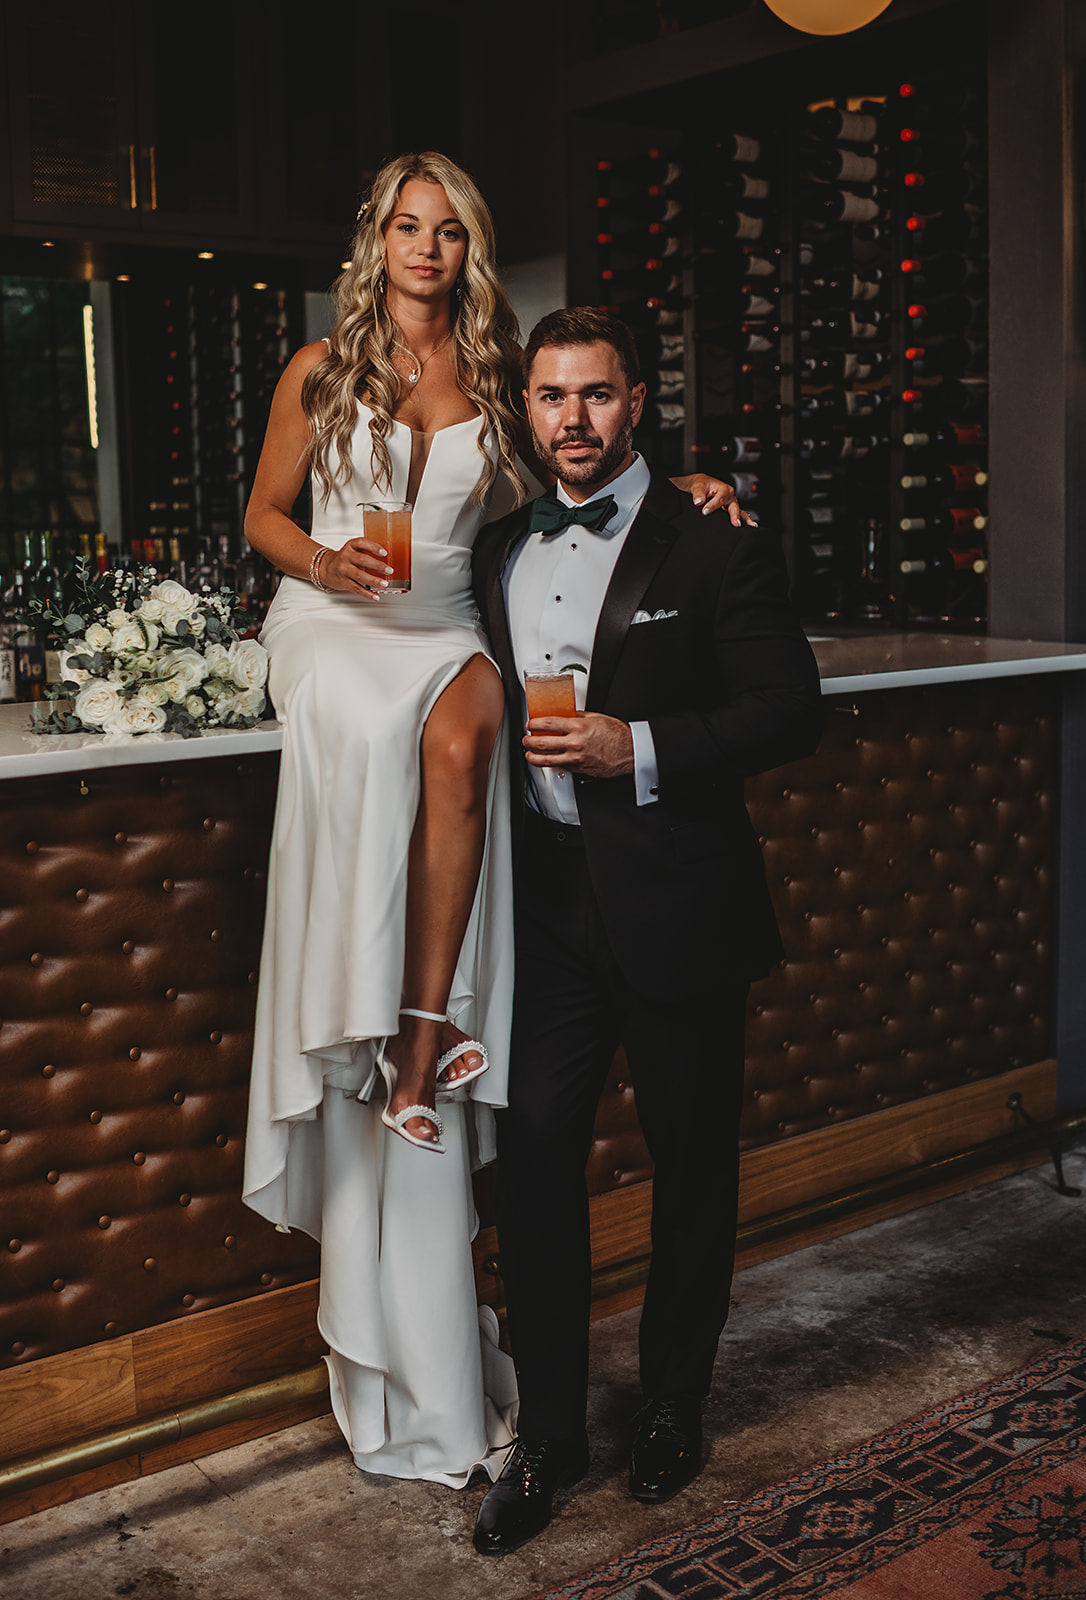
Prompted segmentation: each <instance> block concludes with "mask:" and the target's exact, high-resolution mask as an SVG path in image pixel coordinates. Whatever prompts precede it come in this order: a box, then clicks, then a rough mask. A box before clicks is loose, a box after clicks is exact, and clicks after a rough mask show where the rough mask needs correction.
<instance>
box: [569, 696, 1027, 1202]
mask: <svg viewBox="0 0 1086 1600" xmlns="http://www.w3.org/2000/svg"><path fill="white" fill-rule="evenodd" d="M1057 695H1058V686H1057V683H1056V681H1055V680H1053V679H1051V678H1044V677H1031V678H1017V679H1008V678H1002V679H996V680H989V681H981V682H968V683H963V684H960V685H940V686H938V687H933V688H930V689H927V688H925V689H898V690H892V691H887V692H885V693H876V694H862V695H857V696H855V697H854V698H852V699H847V700H831V701H829V702H828V703H827V726H826V732H825V735H824V737H823V741H822V745H821V747H820V749H819V752H818V754H817V756H815V757H814V758H813V759H811V760H808V761H802V762H798V763H796V764H795V765H794V766H792V767H783V768H780V769H779V770H778V771H776V772H771V773H768V774H766V775H765V776H763V777H761V778H757V779H755V780H753V781H751V782H750V783H748V785H747V798H748V803H749V807H750V812H751V817H752V819H753V821H754V825H755V827H756V828H757V829H758V832H759V834H760V835H761V836H762V839H763V845H764V851H765V862H766V872H767V876H768V879H769V886H770V891H771V893H772V895H773V900H774V904H775V906H776V908H777V915H778V918H779V920H780V924H781V933H782V936H783V939H784V945H785V949H786V950H787V952H788V957H789V959H788V962H787V963H786V964H785V965H784V966H782V967H780V968H778V969H777V970H776V971H774V972H773V973H771V974H770V976H769V977H768V978H767V979H765V980H764V981H763V982H761V983H759V984H756V985H755V986H754V988H753V989H752V991H751V1011H750V1016H749V1023H748V1030H747V1075H746V1094H747V1103H746V1109H745V1112H744V1117H743V1138H742V1143H743V1147H744V1148H745V1149H753V1148H756V1147H761V1146H765V1145H767V1144H769V1143H771V1142H773V1141H778V1140H783V1139H787V1138H791V1137H793V1136H795V1135H797V1134H804V1133H809V1132H811V1131H812V1130H814V1129H817V1128H824V1127H828V1126H832V1125H833V1124H835V1123H842V1122H846V1121H848V1120H850V1119H852V1118H855V1117H859V1116H863V1115H865V1114H867V1113H870V1112H878V1111H880V1110H883V1109H885V1108H889V1107H891V1106H895V1105H900V1104H903V1103H904V1102H907V1101H913V1100H918V1099H920V1098H922V1097H925V1096H928V1095H933V1094H937V1093H938V1092H939V1091H941V1090H946V1089H954V1088H957V1087H959V1086H962V1085H965V1084H968V1083H972V1082H974V1081H976V1080H978V1079H981V1078H984V1077H991V1076H994V1075H997V1074H999V1073H1002V1072H1008V1071H1010V1070H1012V1069H1014V1068H1016V1067H1019V1066H1022V1065H1023V1064H1025V1063H1029V1062H1035V1061H1038V1060H1040V1059H1041V1058H1042V1057H1044V1056H1046V1055H1047V1054H1048V1051H1049V1032H1050V1012H1051V993H1050V991H1051V981H1052V979H1051V960H1052V893H1053V886H1052V862H1053V820H1054V819H1053V797H1054V794H1055V782H1056V709H1057ZM712 1002H713V997H712V995H706V997H705V1003H706V1005H708V1006H711V1005H712ZM651 1171H652V1168H651V1164H650V1162H649V1158H648V1152H647V1151H646V1150H645V1148H644V1144H643V1142H642V1140H641V1138H640V1134H639V1132H638V1128H637V1122H636V1113H635V1110H634V1105H633V1092H632V1090H631V1089H630V1087H629V1083H628V1075H627V1073H626V1070H625V1062H624V1060H623V1059H622V1056H621V1054H620V1055H619V1056H618V1058H616V1062H615V1065H614V1067H613V1069H612V1071H611V1075H610V1080H609V1082H608V1085H607V1089H606V1091H605V1093H604V1097H603V1101H602V1104H601V1109H600V1116H599V1119H598V1121H597V1125H596V1136H595V1140H594V1143H593V1149H592V1155H591V1160H590V1168H589V1177H590V1188H591V1190H592V1192H593V1193H601V1192H603V1191H605V1190H607V1189H610V1188H613V1187H616V1186H618V1185H627V1184H635V1183H638V1182H642V1181H644V1180H645V1179H646V1178H648V1177H649V1176H650V1174H651Z"/></svg>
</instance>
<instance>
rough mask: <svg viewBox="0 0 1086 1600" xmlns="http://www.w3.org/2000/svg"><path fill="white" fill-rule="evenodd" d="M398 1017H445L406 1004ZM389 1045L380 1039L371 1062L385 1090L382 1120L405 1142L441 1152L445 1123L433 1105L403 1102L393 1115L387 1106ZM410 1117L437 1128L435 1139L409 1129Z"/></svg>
mask: <svg viewBox="0 0 1086 1600" xmlns="http://www.w3.org/2000/svg"><path fill="white" fill-rule="evenodd" d="M400 1015H401V1017H422V1018H423V1019H424V1020H425V1021H427V1022H444V1021H445V1018H444V1017H440V1016H438V1015H436V1013H435V1012H433V1011H414V1010H411V1009H408V1008H407V1007H405V1008H404V1009H403V1010H402V1011H401V1012H400ZM387 1045H388V1040H387V1039H382V1040H381V1043H380V1044H379V1045H378V1047H377V1057H376V1060H375V1063H374V1065H375V1066H376V1068H377V1071H378V1072H379V1073H380V1074H381V1076H382V1078H383V1079H384V1080H385V1088H386V1090H387V1094H386V1097H385V1103H384V1106H383V1107H382V1109H381V1121H382V1122H383V1123H384V1125H385V1127H386V1128H389V1129H391V1131H392V1132H393V1133H398V1134H399V1136H400V1138H401V1139H406V1140H407V1142H408V1144H413V1145H417V1146H418V1148H419V1149H420V1150H434V1151H436V1152H437V1154H438V1155H444V1153H445V1146H444V1144H443V1143H442V1139H441V1135H442V1134H443V1133H444V1132H445V1124H444V1123H443V1122H442V1120H441V1118H440V1117H439V1116H438V1114H437V1112H436V1111H435V1110H434V1108H433V1106H404V1108H403V1110H402V1111H397V1113H396V1115H395V1116H393V1115H392V1112H391V1111H390V1109H389V1107H390V1106H391V1104H392V1096H393V1094H394V1093H395V1089H396V1067H395V1064H394V1063H393V1062H391V1061H390V1060H389V1059H388V1057H387V1055H386V1054H385V1050H386V1047H387ZM413 1117H421V1118H422V1120H423V1121H424V1122H428V1123H430V1125H431V1127H433V1128H435V1129H436V1130H437V1138H436V1139H420V1138H419V1136H418V1134H417V1133H411V1132H410V1131H409V1130H408V1128H407V1127H406V1124H407V1123H408V1122H410V1121H411V1119H412V1118H413Z"/></svg>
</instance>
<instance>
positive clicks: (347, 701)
mask: <svg viewBox="0 0 1086 1600" xmlns="http://www.w3.org/2000/svg"><path fill="white" fill-rule="evenodd" d="M368 424H369V413H368V411H367V410H366V408H365V407H364V406H362V405H361V403H360V404H359V421H358V425H357V427H356V429H355V433H354V439H353V444H352V459H353V463H354V471H353V477H352V478H351V479H350V481H348V482H347V484H346V485H339V486H338V487H337V488H335V489H334V490H333V492H332V495H331V498H330V500H329V502H328V505H327V506H326V507H325V506H322V505H321V503H320V499H319V494H318V492H317V489H316V487H315V488H314V497H313V498H314V511H313V537H314V539H317V540H318V541H319V542H320V543H321V544H324V545H327V546H329V547H330V548H333V549H338V548H339V547H340V546H341V545H343V544H344V543H346V541H347V540H348V539H349V538H352V537H355V536H357V535H359V534H360V533H361V531H362V530H361V512H360V511H359V510H358V509H357V507H358V502H360V501H365V500H373V499H378V498H391V499H399V500H406V499H408V498H409V495H408V488H409V484H410V486H411V487H412V488H413V487H414V484H413V481H412V480H413V479H414V478H415V477H417V474H418V470H419V466H420V465H421V463H422V459H423V458H424V459H425V465H424V467H423V470H422V477H421V481H420V482H419V483H418V487H417V492H415V493H414V496H413V498H414V514H413V519H412V522H413V526H412V543H413V551H412V587H411V590H410V591H409V592H408V593H407V594H404V595H391V596H386V597H384V598H383V599H382V600H381V601H380V602H377V603H374V602H372V601H368V600H362V599H359V598H358V597H356V596H352V595H348V594H342V593H332V594H324V593H321V592H320V591H319V590H318V589H316V588H314V587H313V586H312V585H311V584H309V583H305V582H302V581H300V580H298V579H295V578H284V579H283V581H282V583H281V584H280V587H279V591H278V593H277V594H276V597H275V600H274V601H273V603H272V605H271V608H270V610H269V612H268V616H267V620H266V622H265V624H264V629H263V632H262V634H261V639H262V642H263V643H264V644H265V645H266V646H267V649H268V651H269V654H270V656H271V668H270V675H269V685H270V692H271V696H272V700H273V703H274V705H275V708H276V711H277V714H278V716H279V717H280V719H281V721H282V722H283V724H284V732H283V755H282V766H281V772H280V779H279V798H278V806H277V810H276V816H275V830H274V835H273V841H272V851H271V861H270V866H269V874H268V902H267V917H266V922H265V929H264V947H263V955H262V958H261V968H260V986H259V991H258V995H257V1016H256V1030H255V1037H254V1047H253V1072H252V1090H251V1097H250V1105H249V1125H248V1134H247V1145H246V1160H245V1186H244V1194H245V1199H246V1201H247V1202H248V1204H249V1205H251V1206H253V1207H254V1208H255V1209H256V1210H257V1211H259V1212H260V1213H261V1214H262V1215H263V1216H265V1217H268V1218H269V1219H270V1220H271V1221H272V1222H274V1223H275V1224H276V1226H277V1227H279V1228H280V1229H289V1228H302V1229H304V1230H305V1232H307V1233H309V1234H312V1235H313V1237H314V1238H316V1239H319V1240H320V1242H321V1281H320V1311H319V1319H318V1320H319V1327H320V1331H321V1333H322V1335H323V1337H324V1338H325V1339H326V1340H327V1342H328V1345H329V1346H330V1350H331V1354H330V1355H329V1357H328V1365H329V1369H330V1380H331V1395H332V1405H333V1410H334V1412H335V1415H336V1419H337V1421H338V1422H339V1425H340V1427H341V1428H342V1430H343V1433H344V1435H345V1436H346V1439H347V1442H348V1444H349V1445H350V1447H351V1450H352V1452H353V1454H354V1458H355V1460H356V1462H357V1463H358V1465H359V1466H360V1467H364V1468H366V1469H367V1470H368V1471H371V1472H381V1473H389V1474H392V1475H394V1476H397V1477H405V1478H428V1479H435V1480H437V1481H440V1482H443V1483H448V1484H452V1485H454V1486H459V1485H462V1484H463V1483H465V1482H466V1481H467V1479H468V1477H469V1476H470V1475H471V1472H472V1470H473V1469H474V1468H475V1467H476V1466H478V1465H481V1466H483V1467H485V1468H486V1469H487V1470H488V1471H489V1472H490V1475H491V1476H492V1477H494V1476H496V1475H497V1473H498V1472H499V1471H500V1469H501V1466H502V1464H503V1462H504V1459H505V1455H506V1453H507V1452H506V1446H508V1444H509V1442H510V1441H511V1439H512V1437H513V1432H514V1418H515V1411H516V1388H515V1380H514V1377H513V1370H512V1363H511V1362H510V1361H509V1359H508V1357H507V1356H505V1355H504V1354H502V1353H501V1352H500V1351H499V1350H498V1347H497V1323H496V1319H495V1318H494V1315H493V1313H492V1312H491V1311H490V1310H489V1308H487V1307H482V1308H478V1307H477V1306H476V1297H475V1283H474V1278H473V1272H472V1261H471V1239H472V1237H473V1235H474V1232H475V1230H476V1227H477V1218H476V1215H475V1209H474V1205H473V1201H472V1190H471V1173H472V1169H473V1168H474V1167H475V1166H477V1165H479V1164H481V1163H482V1162H485V1161H488V1160H491V1159H492V1158H493V1154H494V1136H493V1123H494V1117H493V1110H492V1108H493V1107H494V1106H496V1105H504V1103H505V1098H506V1094H505V1090H506V1079H507V1073H508V1046H509V1017H510V1008H511V1003H512V982H513V932H512V890H511V881H510V879H511V874H510V854H509V808H508V803H507V797H506V790H505V771H506V757H505V754H504V748H503V746H504V733H503V735H502V736H501V737H500V738H499V741H498V748H497V749H496V750H495V752H494V755H493V758H492V761H491V767H490V784H489V791H488V826H487V840H486V849H485V853H484V857H483V865H482V872H481V874H480V879H479V888H478V892H477V894H476V898H475V905H474V909H473V911H472V914H471V920H470V923H469V926H468V930H467V933H466V935H465V938H464V943H463V947H462V950H461V954H460V960H459V964H458V966H457V970H456V977H455V980H454V983H453V990H452V995H451V997H450V1002H449V1015H450V1016H451V1017H452V1019H453V1021H454V1022H455V1023H456V1024H457V1026H458V1027H460V1028H462V1029H463V1030H464V1032H465V1033H467V1034H469V1035H470V1036H472V1037H474V1038H478V1039H481V1040H482V1041H483V1043H484V1044H485V1045H486V1048H487V1051H488V1053H489V1058H490V1068H489V1071H487V1072H485V1073H483V1074H482V1076H481V1077H479V1078H477V1079H475V1081H474V1082H473V1083H472V1084H470V1085H469V1086H468V1088H467V1089H464V1090H460V1091H459V1092H458V1094H457V1095H455V1096H454V1097H453V1098H452V1099H451V1100H450V1099H445V1098H444V1097H443V1098H442V1100H441V1102H440V1105H439V1109H440V1113H441V1116H442V1118H443V1120H444V1123H445V1135H444V1137H445V1144H446V1146H447V1150H446V1153H445V1154H444V1155H436V1154H434V1153H433V1152H432V1151H427V1150H419V1149H416V1148H414V1147H412V1146H411V1145H409V1144H408V1143H406V1142H405V1141H404V1140H403V1139H400V1138H398V1137H396V1135H395V1134H393V1133H391V1132H390V1131H389V1130H388V1129H387V1128H385V1127H384V1126H383V1125H382V1123H381V1122H380V1120H379V1110H380V1106H381V1104H382V1100H383V1086H382V1084H381V1083H380V1080H378V1081H377V1084H376V1088H375V1087H374V1081H373V1080H374V1072H373V1058H374V1045H375V1041H376V1040H378V1039H380V1038H381V1037H382V1036H384V1035H387V1034H394V1033H395V1032H396V1031H397V1028H398V1025H399V1024H398V1019H397V1014H398V1010H399V1007H400V1004H401V984H402V979H403V962H404V927H405V906H406V892H407V852H408V843H409V840H410V836H411V829H412V826H413V823H414V820H415V814H416V811H417V808H418V800H419V746H420V740H421V737H422V730H423V725H424V723H425V721H426V718H427V716H428V715H429V712H430V710H431V708H432V707H433V705H434V702H435V701H436V700H437V698H438V696H439V695H440V694H441V692H442V690H443V689H445V688H446V687H447V686H448V685H449V684H450V683H451V682H452V680H453V678H455V676H456V675H457V673H458V672H459V671H460V669H461V668H462V667H463V666H464V665H465V663H466V662H467V661H469V660H470V658H471V657H472V656H473V655H476V654H478V653H483V654H488V645H487V641H486V637H485V635H484V634H483V632H482V630H481V629H480V627H479V624H478V621H477V617H476V610H475V605H474V603H473V600H472V595H471V584H470V568H471V547H472V543H473V540H474V538H475V535H476V533H477V531H478V528H479V525H480V523H481V521H482V520H483V514H484V508H481V507H479V506H478V505H476V504H474V503H473V501H472V498H471V496H472V491H473V490H474V489H475V487H476V485H477V484H478V482H479V480H480V477H481V476H482V472H483V467H484V462H483V458H482V455H481V454H480V450H479V433H480V427H481V423H480V422H479V421H478V420H477V419H473V420H469V421H467V422H462V423H457V424H454V425H453V426H451V427H447V428H443V429H441V430H440V431H439V432H437V433H435V434H433V435H431V436H429V437H428V438H427V437H425V436H423V435H420V434H415V433H413V432H412V430H411V429H410V428H408V427H406V426H405V425H404V424H403V423H396V424H395V425H394V427H393V430H392V433H391V435H390V437H389V439H388V445H389V450H390V454H391V457H392V468H393V481H392V484H391V487H389V486H385V487H384V488H377V487H375V485H374V483H373V473H372V469H371V449H370V446H371V438H370V432H369V425H368ZM484 444H485V448H486V449H487V451H488V453H490V454H491V455H493V441H492V439H491V438H490V437H489V435H488V436H487V437H486V438H485V440H484ZM427 449H428V454H427V453H426V451H427ZM332 465H333V468H334V465H335V462H334V461H333V463H332ZM404 1003H406V1004H412V1003H416V1004H417V1001H415V1002H413V1000H412V997H410V996H406V997H404ZM371 1090H372V1091H373V1097H372V1100H370V1099H368V1098H367V1097H368V1096H369V1094H370V1091H371ZM360 1095H361V1096H362V1098H361V1099H360V1098H359V1096H360Z"/></svg>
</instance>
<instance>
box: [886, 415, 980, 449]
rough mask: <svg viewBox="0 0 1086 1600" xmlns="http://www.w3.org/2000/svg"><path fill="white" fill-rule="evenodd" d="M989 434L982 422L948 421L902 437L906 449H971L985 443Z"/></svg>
mask: <svg viewBox="0 0 1086 1600" xmlns="http://www.w3.org/2000/svg"><path fill="white" fill-rule="evenodd" d="M986 437H987V434H986V433H985V430H984V428H983V426H982V425H981V424H980V423H977V422H973V423H960V422H946V423H940V424H938V425H937V426H935V427H930V428H927V429H926V430H924V431H922V432H921V431H919V430H913V431H911V432H909V433H906V434H905V435H903V437H902V440H901V442H902V444H903V445H904V446H905V448H906V450H969V449H972V448H973V447H974V446H975V445H978V444H983V443H984V440H985V439H986Z"/></svg>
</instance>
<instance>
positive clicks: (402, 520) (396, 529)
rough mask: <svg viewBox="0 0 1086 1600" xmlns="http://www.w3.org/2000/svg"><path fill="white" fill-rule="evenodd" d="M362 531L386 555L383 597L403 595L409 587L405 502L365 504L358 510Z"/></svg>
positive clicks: (408, 516) (408, 514) (408, 529)
mask: <svg viewBox="0 0 1086 1600" xmlns="http://www.w3.org/2000/svg"><path fill="white" fill-rule="evenodd" d="M362 531H363V534H364V536H365V537H366V538H367V539H373V540H374V541H375V542H376V543H377V544H379V545H381V546H383V548H384V549H385V550H387V551H388V564H389V566H390V567H391V568H392V571H391V573H389V576H388V588H387V589H386V590H385V593H386V594H405V593H406V592H407V590H408V589H410V587H411V507H410V505H409V504H408V503H407V501H406V500H368V501H366V503H365V504H364V505H363V507H362Z"/></svg>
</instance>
